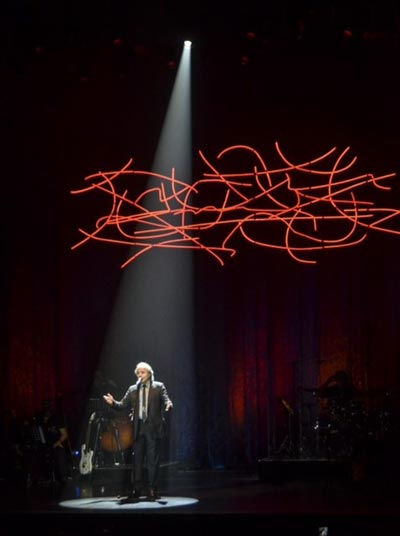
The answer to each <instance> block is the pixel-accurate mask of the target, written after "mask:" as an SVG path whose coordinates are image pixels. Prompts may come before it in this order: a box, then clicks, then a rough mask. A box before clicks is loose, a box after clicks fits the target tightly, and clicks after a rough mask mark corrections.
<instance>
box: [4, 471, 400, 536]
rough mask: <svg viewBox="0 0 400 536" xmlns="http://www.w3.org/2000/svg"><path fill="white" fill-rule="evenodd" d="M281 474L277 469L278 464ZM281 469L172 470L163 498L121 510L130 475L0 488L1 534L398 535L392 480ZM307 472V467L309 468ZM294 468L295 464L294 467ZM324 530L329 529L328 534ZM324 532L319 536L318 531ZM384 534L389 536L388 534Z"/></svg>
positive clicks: (395, 491)
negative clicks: (254, 532)
mask: <svg viewBox="0 0 400 536" xmlns="http://www.w3.org/2000/svg"><path fill="white" fill-rule="evenodd" d="M277 467H278V468H279V464H278V465H277ZM305 467H306V464H305V463H304V461H302V471H301V472H299V471H296V470H293V472H292V474H290V471H288V470H286V471H285V475H284V478H282V479H279V478H276V476H277V475H276V471H275V472H274V473H273V474H274V478H273V479H272V480H271V481H270V480H269V478H268V473H267V474H265V472H264V471H262V473H261V477H260V471H259V470H256V471H254V468H252V469H249V468H243V469H240V470H222V469H221V470H200V469H189V468H184V469H182V468H179V467H177V468H174V469H173V470H169V471H168V473H167V474H164V475H163V477H162V479H161V482H160V495H161V499H160V500H159V501H157V502H155V503H154V502H153V503H152V502H148V501H147V500H146V498H145V497H142V498H141V500H140V501H139V503H134V504H129V503H127V504H121V501H120V499H121V498H123V497H125V496H126V494H127V492H128V486H129V484H128V479H127V478H126V477H127V475H128V468H126V469H127V470H126V471H124V470H123V468H121V467H119V468H115V470H114V469H113V468H110V469H109V470H107V471H98V472H97V474H96V475H91V476H89V477H88V476H85V477H83V476H81V475H76V474H74V475H72V476H71V477H70V479H69V480H68V481H67V483H66V484H64V485H60V484H56V483H52V482H48V481H43V482H38V483H36V484H35V485H34V486H29V487H26V486H24V485H22V483H21V482H14V481H10V479H2V480H1V481H0V485H1V492H2V502H1V531H0V532H1V534H2V535H3V534H4V535H7V536H8V535H9V534H10V535H11V534H15V533H16V532H17V531H18V530H20V529H21V530H23V527H24V525H25V524H28V526H29V528H30V529H32V530H35V531H36V530H38V531H40V533H41V534H42V535H46V534H49V535H50V534H51V535H55V536H58V535H59V536H72V535H78V534H79V535H81V534H85V535H89V534H90V535H97V534H98V535H100V534H102V535H107V536H114V534H115V535H116V534H120V533H121V532H125V531H126V530H130V529H132V531H134V532H136V531H137V530H139V529H141V528H142V527H147V528H148V529H149V530H152V529H160V530H163V532H165V531H167V533H168V532H169V531H171V532H173V533H174V534H189V536H191V535H192V534H200V533H201V534H202V535H204V531H205V530H210V531H211V530H212V531H214V529H218V530H219V529H221V530H223V531H224V532H226V531H227V529H229V531H232V530H233V529H239V530H245V531H247V530H254V529H255V528H257V530H259V529H258V527H260V525H261V527H262V528H263V533H268V534H274V535H275V534H277V535H286V534H291V535H295V534H309V535H310V536H312V535H316V536H317V535H318V534H325V535H326V536H327V535H329V536H335V535H338V536H347V535H352V536H353V535H358V534H360V535H363V536H365V535H375V534H379V535H380V536H381V535H382V534H384V533H385V531H391V532H392V533H393V531H395V532H396V533H397V532H398V528H397V527H398V522H399V520H400V513H399V493H398V486H397V481H396V479H395V478H393V479H392V480H390V479H389V480H388V479H384V478H381V479H376V478H375V479H364V480H360V481H353V480H352V479H351V478H350V477H349V476H348V475H346V474H345V473H344V472H340V471H336V472H335V471H329V472H322V471H321V473H320V474H319V475H318V474H317V473H316V472H315V463H314V470H313V471H312V472H310V475H309V477H308V475H307V471H306V469H305ZM310 467H311V465H310ZM293 468H294V469H295V464H293ZM325 527H327V529H328V530H327V532H326V529H325ZM324 531H325V532H324ZM387 533H389V532H387Z"/></svg>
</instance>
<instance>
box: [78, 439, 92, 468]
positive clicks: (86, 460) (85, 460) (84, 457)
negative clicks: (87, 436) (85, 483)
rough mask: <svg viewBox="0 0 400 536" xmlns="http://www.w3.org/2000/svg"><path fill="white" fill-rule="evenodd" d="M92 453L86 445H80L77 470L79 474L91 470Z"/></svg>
mask: <svg viewBox="0 0 400 536" xmlns="http://www.w3.org/2000/svg"><path fill="white" fill-rule="evenodd" d="M93 453H94V451H93V450H91V449H87V448H86V445H85V444H83V445H82V449H81V460H80V462H79V472H80V473H81V475H88V474H89V473H91V472H92V471H93Z"/></svg>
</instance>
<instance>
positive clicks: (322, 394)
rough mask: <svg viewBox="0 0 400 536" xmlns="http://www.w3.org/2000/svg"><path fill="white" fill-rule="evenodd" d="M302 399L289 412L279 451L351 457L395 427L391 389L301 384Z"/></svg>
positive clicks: (299, 455) (302, 455)
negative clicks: (350, 388) (357, 388)
mask: <svg viewBox="0 0 400 536" xmlns="http://www.w3.org/2000/svg"><path fill="white" fill-rule="evenodd" d="M299 389H300V391H301V394H300V398H301V403H299V404H298V408H299V409H296V407H292V406H291V405H290V404H289V403H288V402H287V401H286V400H285V399H280V401H281V402H282V405H283V406H284V407H285V409H286V412H287V419H288V424H287V427H286V428H287V434H286V436H285V438H284V439H283V441H282V443H281V444H280V446H279V448H278V450H277V454H278V455H280V456H288V457H297V458H324V459H335V460H336V459H344V458H351V457H352V456H353V454H354V452H355V450H356V449H360V448H364V447H365V446H366V445H367V443H370V442H380V441H383V440H385V436H386V434H388V433H389V432H390V427H391V421H392V417H391V409H390V404H387V399H388V398H389V393H387V392H384V391H358V390H356V389H353V390H351V391H350V390H343V389H340V387H339V388H338V386H337V385H334V386H325V385H323V386H321V387H316V388H314V387H300V388H299Z"/></svg>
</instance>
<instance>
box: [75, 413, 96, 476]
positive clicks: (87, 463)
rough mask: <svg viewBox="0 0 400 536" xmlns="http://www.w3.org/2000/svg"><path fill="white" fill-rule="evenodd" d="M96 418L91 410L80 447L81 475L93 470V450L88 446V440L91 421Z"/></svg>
mask: <svg viewBox="0 0 400 536" xmlns="http://www.w3.org/2000/svg"><path fill="white" fill-rule="evenodd" d="M95 418H96V412H93V413H92V414H91V416H90V419H89V423H88V427H87V431H86V441H85V443H84V444H83V445H82V448H81V459H80V462H79V472H80V473H81V475H88V474H89V473H91V472H92V471H93V455H94V450H93V449H90V448H89V442H90V432H91V429H92V424H93V421H94V420H95Z"/></svg>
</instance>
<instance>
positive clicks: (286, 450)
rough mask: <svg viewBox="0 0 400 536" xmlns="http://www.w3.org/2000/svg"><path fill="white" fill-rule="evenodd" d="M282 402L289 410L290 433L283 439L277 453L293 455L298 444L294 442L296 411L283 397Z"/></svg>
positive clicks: (279, 454)
mask: <svg viewBox="0 0 400 536" xmlns="http://www.w3.org/2000/svg"><path fill="white" fill-rule="evenodd" d="M281 402H282V404H283V406H284V407H285V409H286V410H287V416H288V421H287V422H288V433H287V435H286V436H285V438H284V439H283V441H282V443H281V444H280V446H279V448H278V451H277V455H278V456H282V455H287V456H289V457H293V456H295V455H296V446H295V444H294V442H293V424H292V419H293V415H294V411H293V409H292V408H291V406H290V405H289V403H288V402H287V401H286V400H285V399H284V398H282V399H281Z"/></svg>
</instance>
